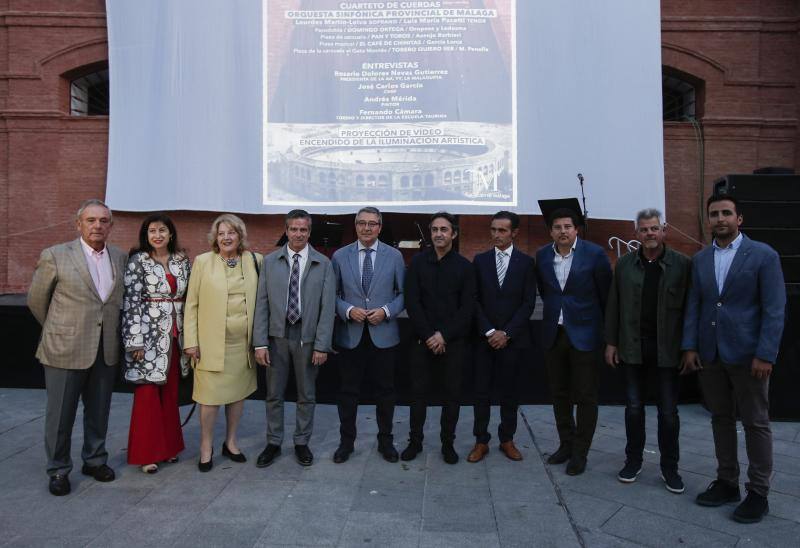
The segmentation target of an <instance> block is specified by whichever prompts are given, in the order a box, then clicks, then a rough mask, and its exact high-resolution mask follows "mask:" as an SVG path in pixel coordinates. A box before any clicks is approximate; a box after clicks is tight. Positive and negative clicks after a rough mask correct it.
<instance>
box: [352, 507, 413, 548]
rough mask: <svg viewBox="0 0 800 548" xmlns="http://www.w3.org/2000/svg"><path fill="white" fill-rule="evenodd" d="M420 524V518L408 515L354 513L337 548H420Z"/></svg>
mask: <svg viewBox="0 0 800 548" xmlns="http://www.w3.org/2000/svg"><path fill="white" fill-rule="evenodd" d="M420 521H421V518H420V517H418V516H409V515H408V514H395V513H375V512H359V511H351V512H350V515H349V517H348V519H347V523H346V524H345V526H344V530H342V534H341V536H340V537H339V543H338V544H337V546H342V547H347V548H350V547H356V546H359V547H363V546H378V547H380V548H390V547H397V548H405V547H407V546H417V544H418V543H419V538H420Z"/></svg>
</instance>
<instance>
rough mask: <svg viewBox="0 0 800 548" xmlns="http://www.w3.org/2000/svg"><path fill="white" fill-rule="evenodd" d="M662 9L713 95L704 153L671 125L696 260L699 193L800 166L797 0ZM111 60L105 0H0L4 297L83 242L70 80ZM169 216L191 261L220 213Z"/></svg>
mask: <svg viewBox="0 0 800 548" xmlns="http://www.w3.org/2000/svg"><path fill="white" fill-rule="evenodd" d="M661 6H662V8H661V9H662V45H663V47H662V62H663V64H664V65H667V66H669V67H672V68H674V69H677V70H680V71H682V72H684V73H688V74H690V75H692V76H694V77H695V78H698V79H700V80H702V81H703V82H704V85H705V88H704V89H705V91H704V97H705V102H704V108H703V112H702V118H701V120H700V121H701V124H702V130H703V137H704V139H703V141H704V146H703V147H700V146H699V144H698V138H697V134H696V131H695V129H694V128H693V127H692V125H691V124H690V123H688V122H681V123H676V122H670V123H666V124H665V127H664V167H665V180H666V190H667V216H668V218H669V221H670V223H671V224H672V225H673V227H674V229H673V230H672V232H671V233H670V236H669V240H668V241H669V242H670V243H671V244H672V245H674V246H675V247H677V248H679V249H681V250H683V251H685V252H687V253H693V252H694V251H695V250H696V249H698V246H697V245H696V244H694V243H693V242H692V240H691V239H699V240H702V239H703V234H702V233H701V230H700V223H699V217H698V214H699V211H700V209H699V205H698V204H699V203H700V200H701V195H700V190H701V187H702V192H703V196H707V195H708V193H709V191H710V189H711V185H712V183H713V181H714V180H715V179H716V178H718V177H720V176H722V175H725V174H727V173H734V172H741V173H749V172H751V171H752V170H753V169H755V168H757V167H763V166H785V167H794V168H797V167H800V133H799V130H800V128H799V127H798V121H797V119H798V106H800V85H798V78H800V3H798V2H797V1H796V0H763V1H761V2H742V1H741V0H662V2H661ZM107 58H108V53H107V43H106V28H105V3H104V2H103V1H102V0H70V1H69V2H64V1H62V0H0V219H2V220H0V293H14V292H23V291H25V290H26V289H27V286H28V284H29V282H30V277H31V273H32V271H33V268H34V266H35V263H36V258H37V257H38V255H39V252H40V251H41V249H42V248H44V247H46V246H49V245H52V244H55V243H58V242H61V241H65V240H68V239H71V238H73V237H75V232H74V220H73V216H74V212H75V209H76V208H77V205H78V204H79V203H80V202H81V201H82V200H83V199H85V198H88V197H100V198H102V197H103V194H104V184H105V175H106V155H107V141H108V120H107V119H106V118H104V117H91V118H73V117H70V116H69V99H68V96H69V85H68V80H67V79H66V78H64V77H63V75H64V74H65V73H68V72H69V71H72V70H74V69H75V68H77V67H81V66H84V65H88V64H90V63H95V62H98V61H103V60H106V59H107ZM629 91H630V92H631V93H635V92H636V90H629ZM701 150H702V151H703V152H704V155H703V162H702V169H703V174H702V179H701V169H700V167H701V166H700V158H701V153H700V152H701ZM647 205H648V204H647V200H646V197H643V200H642V206H643V207H646V206H647ZM173 216H174V218H175V220H176V223H177V224H178V228H179V230H180V235H181V238H182V240H183V244H184V245H185V246H186V247H187V248H189V251H190V253H191V254H193V255H194V254H197V253H200V252H203V251H205V250H206V249H208V245H207V243H206V240H205V237H206V236H205V235H206V233H207V231H208V228H209V225H210V223H211V220H212V219H213V218H214V216H215V214H214V213H211V212H206V213H203V212H175V213H174V215H173ZM244 217H245V221H246V222H247V225H248V229H249V230H250V232H251V238H250V239H251V242H252V243H253V244H254V248H255V249H256V250H258V251H268V250H270V249H271V248H272V246H273V244H274V242H275V241H276V240H277V239H278V237H279V236H280V233H281V230H282V219H281V218H280V216H276V215H259V216H255V215H248V216H244ZM140 219H141V215H139V214H127V213H120V214H118V215H116V224H115V227H114V232H113V235H112V242H113V243H115V244H117V245H120V246H121V247H124V248H128V247H129V246H131V245H132V244H133V243H134V241H135V238H136V232H137V229H138V224H139V222H140ZM488 224H489V221H488V217H485V216H476V215H466V216H463V217H462V220H461V235H460V239H461V242H460V245H461V251H462V253H463V254H464V255H466V256H468V257H472V256H473V255H474V254H475V253H477V252H478V251H481V250H483V249H486V248H487V247H488V245H489V243H488V231H487V227H488ZM590 228H591V230H590V232H589V239H590V240H593V241H595V242H597V243H600V244H601V245H605V242H606V241H607V240H608V238H609V236H612V235H617V236H621V237H625V238H626V239H628V238H630V237H632V227H631V225H630V223H627V222H614V221H593V222H592V223H591V227H590ZM678 231H681V232H684V233H686V234H687V235H688V237H685V236H682V235H680V234H679V232H678ZM520 232H521V233H520V238H519V241H518V245H519V247H520V248H522V249H525V250H528V251H530V252H533V251H535V249H536V248H537V247H538V246H539V245H542V244H543V243H546V242H547V241H548V236H547V232H546V229H545V228H544V224H543V222H542V219H541V218H540V217H526V218H523V221H522V226H521V231H520Z"/></svg>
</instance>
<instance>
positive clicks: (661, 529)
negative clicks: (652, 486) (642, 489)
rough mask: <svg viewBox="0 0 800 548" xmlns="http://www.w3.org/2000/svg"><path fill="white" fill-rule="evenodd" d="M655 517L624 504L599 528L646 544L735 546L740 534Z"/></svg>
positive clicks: (707, 546)
mask: <svg viewBox="0 0 800 548" xmlns="http://www.w3.org/2000/svg"><path fill="white" fill-rule="evenodd" d="M653 518H654V516H653V515H652V514H650V513H648V512H645V511H643V510H637V509H635V508H629V507H627V506H626V507H624V508H622V509H621V510H620V511H619V512H617V513H616V514H615V515H614V516H613V517H612V518H611V519H610V520H608V522H606V524H605V525H604V526H603V527H602V529H601V530H602V531H603V532H606V533H610V534H612V535H615V536H617V537H620V538H623V539H626V540H629V541H631V542H635V543H641V544H644V545H647V546H669V547H672V546H678V545H680V546H702V547H703V548H710V547H713V546H735V545H736V543H737V542H738V541H739V537H737V536H734V535H730V534H727V533H721V532H718V531H712V530H710V529H706V528H703V527H698V526H696V525H691V524H689V523H686V522H683V521H680V520H677V519H671V518H668V517H665V516H659V517H658V519H653Z"/></svg>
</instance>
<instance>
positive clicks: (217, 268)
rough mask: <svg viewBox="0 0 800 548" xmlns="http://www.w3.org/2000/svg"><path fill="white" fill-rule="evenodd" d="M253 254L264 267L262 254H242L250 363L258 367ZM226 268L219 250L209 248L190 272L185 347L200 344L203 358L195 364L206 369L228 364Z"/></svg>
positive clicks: (218, 367) (184, 336) (217, 369)
mask: <svg viewBox="0 0 800 548" xmlns="http://www.w3.org/2000/svg"><path fill="white" fill-rule="evenodd" d="M253 255H255V257H256V260H257V261H258V264H259V267H260V265H261V260H262V257H261V255H259V254H258V253H255V254H254V253H251V252H250V251H245V252H244V254H243V255H242V271H243V272H244V284H245V300H246V302H247V347H248V348H249V349H250V350H249V352H248V355H247V364H248V366H249V367H255V357H254V356H253V350H252V346H253V341H252V337H253V317H254V315H255V314H254V312H255V306H256V291H257V289H258V274H257V273H256V268H255V265H254V264H253ZM226 268H227V266H225V264H224V263H223V262H222V261H221V260H220V258H219V254H218V253H214V252H213V251H209V252H208V253H203V254H202V255H198V256H197V257H196V258H195V260H194V265H192V274H191V276H189V289H188V291H187V292H186V304H185V305H184V307H183V347H184V348H192V347H195V346H197V347H199V348H200V360H199V361H198V362H197V363H196V364H195V367H196V368H197V369H200V370H202V371H222V370H223V369H224V367H225V320H226V318H227V311H228V292H227V286H228V281H227V278H226V277H225V269H226Z"/></svg>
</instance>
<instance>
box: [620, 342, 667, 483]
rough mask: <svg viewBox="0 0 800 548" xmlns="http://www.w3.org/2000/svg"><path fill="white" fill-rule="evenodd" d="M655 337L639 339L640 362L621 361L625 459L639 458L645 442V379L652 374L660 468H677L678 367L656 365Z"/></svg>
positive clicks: (636, 461) (632, 460)
mask: <svg viewBox="0 0 800 548" xmlns="http://www.w3.org/2000/svg"><path fill="white" fill-rule="evenodd" d="M657 351H658V349H657V346H656V341H655V340H647V339H643V340H642V362H643V363H641V364H627V363H626V364H624V365H623V370H624V372H625V387H626V393H627V404H626V406H625V434H626V435H627V438H628V443H627V445H626V446H625V459H626V461H627V462H633V463H639V464H641V462H642V457H643V453H644V442H645V426H644V425H645V411H644V402H645V400H646V398H647V381H648V379H649V377H650V376H651V375H652V376H655V378H656V384H657V390H658V391H657V394H658V398H657V400H656V403H657V406H658V450H659V452H660V453H661V469H662V470H665V471H672V472H674V471H677V470H678V458H679V455H680V447H679V444H678V436H679V434H680V428H681V424H680V419H679V418H678V370H677V369H676V368H674V367H658V355H657Z"/></svg>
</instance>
